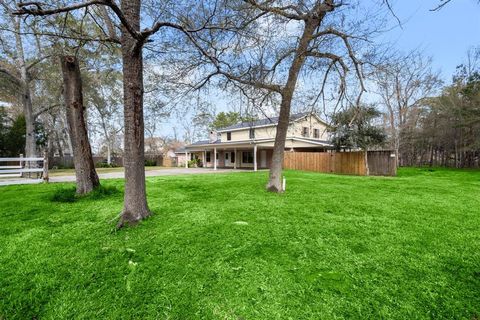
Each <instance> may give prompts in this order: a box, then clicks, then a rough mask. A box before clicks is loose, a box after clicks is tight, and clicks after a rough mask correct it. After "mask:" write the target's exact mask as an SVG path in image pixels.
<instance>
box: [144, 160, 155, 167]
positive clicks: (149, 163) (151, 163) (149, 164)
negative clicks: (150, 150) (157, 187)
mask: <svg viewBox="0 0 480 320" xmlns="http://www.w3.org/2000/svg"><path fill="white" fill-rule="evenodd" d="M156 165H157V161H156V160H150V159H145V167H155V166H156Z"/></svg>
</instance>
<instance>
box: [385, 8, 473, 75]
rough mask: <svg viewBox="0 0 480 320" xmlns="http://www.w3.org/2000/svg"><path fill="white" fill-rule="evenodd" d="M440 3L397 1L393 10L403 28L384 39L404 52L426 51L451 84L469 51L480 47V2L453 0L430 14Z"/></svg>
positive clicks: (390, 33) (388, 33) (397, 28)
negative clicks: (458, 66) (457, 67)
mask: <svg viewBox="0 0 480 320" xmlns="http://www.w3.org/2000/svg"><path fill="white" fill-rule="evenodd" d="M439 2H440V0H423V1H422V0H398V1H396V2H394V4H393V9H394V12H395V14H396V15H397V16H398V17H399V19H400V21H401V22H402V27H401V28H400V27H399V26H398V27H395V28H394V29H393V30H391V31H389V32H387V33H385V34H384V35H383V36H382V37H381V39H380V40H386V41H388V42H391V43H392V44H393V45H394V47H396V48H398V49H399V50H402V51H410V50H413V49H420V50H422V51H423V52H424V53H425V54H426V55H428V56H431V57H432V58H433V65H434V68H435V69H439V70H440V71H441V72H442V73H441V74H442V76H443V78H444V80H446V81H448V80H450V79H451V76H452V74H453V73H454V72H455V68H456V66H457V65H459V64H460V63H461V62H462V60H463V59H464V58H465V56H466V52H467V50H468V49H469V48H470V47H472V46H480V4H478V3H477V0H452V1H451V2H450V3H449V4H447V5H446V6H445V7H443V8H442V9H441V10H439V11H435V12H432V11H430V9H432V8H435V6H436V5H438V3H439ZM392 23H393V22H392ZM397 25H398V24H397Z"/></svg>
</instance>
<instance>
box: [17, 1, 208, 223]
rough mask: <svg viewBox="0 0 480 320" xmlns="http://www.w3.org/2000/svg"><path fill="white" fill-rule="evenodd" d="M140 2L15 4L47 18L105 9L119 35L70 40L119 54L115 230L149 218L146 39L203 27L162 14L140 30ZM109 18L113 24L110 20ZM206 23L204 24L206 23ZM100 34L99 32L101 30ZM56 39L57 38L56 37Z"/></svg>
mask: <svg viewBox="0 0 480 320" xmlns="http://www.w3.org/2000/svg"><path fill="white" fill-rule="evenodd" d="M141 4H142V1H141V0H122V1H121V2H120V5H117V3H116V2H115V1H113V0H89V1H84V2H79V3H75V4H70V5H65V6H62V7H52V6H48V7H46V6H45V5H43V4H41V3H39V2H26V3H24V4H19V9H18V10H17V11H16V12H15V14H16V15H34V16H50V15H58V14H68V13H71V12H73V11H76V10H84V12H85V13H90V11H89V9H90V8H91V7H94V6H104V7H105V8H107V9H109V10H108V12H107V13H105V11H103V14H100V15H101V16H103V18H104V19H105V20H107V23H108V24H110V23H112V24H113V23H114V21H115V22H116V24H117V27H119V28H120V30H121V34H120V36H118V35H117V34H116V29H115V28H114V27H109V28H107V31H106V32H104V34H102V35H101V36H96V37H95V36H93V37H92V36H89V35H85V34H79V35H76V36H75V37H72V38H74V39H77V40H81V41H103V42H110V43H119V44H120V47H121V52H122V69H123V98H124V122H125V125H124V131H125V134H124V148H125V150H124V167H125V195H124V207H123V211H122V213H121V217H120V221H119V223H118V227H122V226H124V225H126V224H135V223H137V222H138V221H140V220H142V219H144V218H145V217H147V216H149V215H150V210H149V208H148V205H147V199H146V189H145V170H144V162H145V155H144V119H143V95H144V84H143V47H144V45H145V44H146V43H147V42H148V41H149V38H150V37H151V36H153V35H154V34H155V33H157V32H158V31H159V30H161V29H164V28H171V29H173V30H177V31H179V32H181V33H183V34H188V33H190V32H196V31H198V30H201V29H203V28H204V27H205V25H204V24H203V23H202V25H201V26H200V27H192V26H190V27H189V26H185V25H184V24H182V23H178V22H175V21H181V19H179V20H175V21H169V20H167V19H165V20H164V21H160V18H159V17H162V16H164V15H162V12H159V13H160V14H157V15H156V17H155V19H154V21H153V24H152V26H151V27H149V28H145V29H141V27H140V24H141V16H140V12H141ZM110 14H111V15H113V17H114V19H115V20H112V19H110V18H111V17H110ZM207 22H208V21H207ZM101 30H103V28H101ZM56 36H61V35H58V34H56Z"/></svg>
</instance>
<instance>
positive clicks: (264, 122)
mask: <svg viewBox="0 0 480 320" xmlns="http://www.w3.org/2000/svg"><path fill="white" fill-rule="evenodd" d="M309 115H313V116H315V117H316V118H317V119H318V120H320V121H321V122H324V121H323V120H321V119H320V118H319V117H318V116H317V115H316V114H315V113H312V112H301V113H295V114H292V115H290V122H293V121H297V120H299V119H302V118H303V117H307V116H309ZM277 123H278V117H271V118H265V119H260V120H255V121H247V122H241V123H236V124H234V125H231V126H228V127H225V128H220V129H218V130H217V132H225V131H232V130H239V129H247V128H255V127H266V126H273V125H277Z"/></svg>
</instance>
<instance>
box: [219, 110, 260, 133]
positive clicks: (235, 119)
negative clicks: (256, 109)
mask: <svg viewBox="0 0 480 320" xmlns="http://www.w3.org/2000/svg"><path fill="white" fill-rule="evenodd" d="M255 120H257V117H255V116H248V115H246V116H242V115H241V114H240V112H236V111H228V112H223V111H222V112H220V113H219V114H217V115H216V116H215V119H214V120H213V122H212V123H211V125H210V127H211V129H213V130H217V129H221V128H226V127H228V126H231V125H234V124H237V123H239V122H251V121H255Z"/></svg>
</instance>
